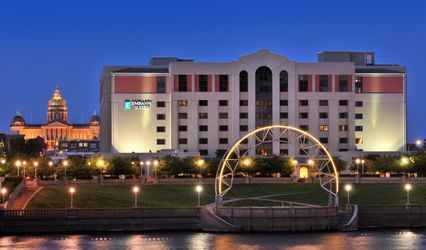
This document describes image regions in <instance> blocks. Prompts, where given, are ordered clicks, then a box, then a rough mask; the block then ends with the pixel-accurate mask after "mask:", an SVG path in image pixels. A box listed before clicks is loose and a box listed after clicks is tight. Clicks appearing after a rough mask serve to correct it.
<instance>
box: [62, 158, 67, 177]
mask: <svg viewBox="0 0 426 250" xmlns="http://www.w3.org/2000/svg"><path fill="white" fill-rule="evenodd" d="M62 166H64V168H65V174H64V176H65V183H67V166H68V161H67V160H64V161H63V162H62Z"/></svg>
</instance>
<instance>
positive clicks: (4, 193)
mask: <svg viewBox="0 0 426 250" xmlns="http://www.w3.org/2000/svg"><path fill="white" fill-rule="evenodd" d="M6 193H7V189H6V188H2V189H1V195H2V196H3V202H2V203H3V208H4V196H5V195H6Z"/></svg>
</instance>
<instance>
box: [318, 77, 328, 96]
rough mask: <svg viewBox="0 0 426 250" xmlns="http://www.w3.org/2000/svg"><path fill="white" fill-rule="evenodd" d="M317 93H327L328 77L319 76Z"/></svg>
mask: <svg viewBox="0 0 426 250" xmlns="http://www.w3.org/2000/svg"><path fill="white" fill-rule="evenodd" d="M319 92H328V75H320V76H319Z"/></svg>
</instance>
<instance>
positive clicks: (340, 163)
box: [333, 157, 348, 173]
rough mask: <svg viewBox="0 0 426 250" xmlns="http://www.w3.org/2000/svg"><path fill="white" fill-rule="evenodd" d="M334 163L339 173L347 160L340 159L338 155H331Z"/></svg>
mask: <svg viewBox="0 0 426 250" xmlns="http://www.w3.org/2000/svg"><path fill="white" fill-rule="evenodd" d="M333 161H334V165H335V166H336V168H337V172H338V173H340V172H342V170H344V169H346V166H347V165H348V162H347V161H345V160H342V159H340V157H333Z"/></svg>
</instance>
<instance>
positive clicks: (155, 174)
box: [153, 160, 160, 177]
mask: <svg viewBox="0 0 426 250" xmlns="http://www.w3.org/2000/svg"><path fill="white" fill-rule="evenodd" d="M153 164H154V177H157V167H158V165H160V162H159V161H158V160H154V161H153Z"/></svg>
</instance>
